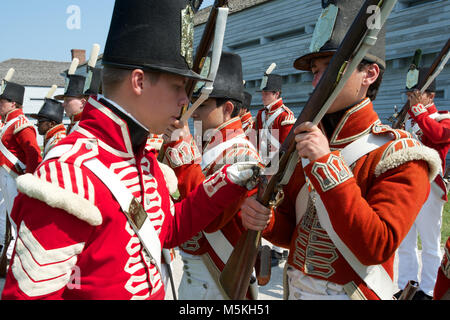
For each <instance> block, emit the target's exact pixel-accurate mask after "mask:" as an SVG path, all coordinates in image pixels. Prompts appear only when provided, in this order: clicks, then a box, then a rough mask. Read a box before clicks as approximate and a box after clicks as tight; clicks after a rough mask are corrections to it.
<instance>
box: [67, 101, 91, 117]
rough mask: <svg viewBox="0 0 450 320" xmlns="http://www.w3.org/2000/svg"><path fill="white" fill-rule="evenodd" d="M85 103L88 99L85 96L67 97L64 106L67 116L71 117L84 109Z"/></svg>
mask: <svg viewBox="0 0 450 320" xmlns="http://www.w3.org/2000/svg"><path fill="white" fill-rule="evenodd" d="M85 104H86V99H84V98H75V97H65V98H64V103H63V107H64V111H65V112H66V114H67V116H68V117H71V116H74V115H76V114H78V113H80V112H81V111H83V108H84V105H85Z"/></svg>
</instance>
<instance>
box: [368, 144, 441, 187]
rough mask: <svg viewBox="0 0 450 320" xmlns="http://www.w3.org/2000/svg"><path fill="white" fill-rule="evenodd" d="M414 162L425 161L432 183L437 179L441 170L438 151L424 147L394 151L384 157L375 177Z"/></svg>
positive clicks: (417, 146) (376, 169) (418, 146)
mask: <svg viewBox="0 0 450 320" xmlns="http://www.w3.org/2000/svg"><path fill="white" fill-rule="evenodd" d="M391 145H392V144H391ZM388 149H389V148H388ZM414 160H424V161H426V162H427V163H428V167H429V170H428V178H429V180H430V182H431V181H433V180H434V178H436V176H437V174H438V173H439V171H440V170H441V158H440V157H439V154H438V153H437V151H436V150H434V149H431V148H428V147H426V146H424V145H415V146H413V147H409V148H404V149H400V150H397V151H393V152H392V153H390V154H388V155H387V156H386V157H383V158H382V160H381V161H380V162H379V163H378V165H377V167H376V168H375V176H376V177H378V176H379V175H381V174H383V173H385V172H386V171H388V170H390V169H394V168H396V167H398V166H400V165H402V164H404V163H406V162H409V161H414Z"/></svg>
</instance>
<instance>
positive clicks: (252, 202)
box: [241, 197, 272, 231]
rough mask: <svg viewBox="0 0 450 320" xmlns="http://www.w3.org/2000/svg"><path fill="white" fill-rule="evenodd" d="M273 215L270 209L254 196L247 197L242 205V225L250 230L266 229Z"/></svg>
mask: <svg viewBox="0 0 450 320" xmlns="http://www.w3.org/2000/svg"><path fill="white" fill-rule="evenodd" d="M271 217H272V213H271V211H270V209H268V208H266V207H264V206H263V205H262V204H261V203H259V202H258V201H257V200H256V199H255V198H254V197H249V198H247V199H245V201H244V202H243V204H242V206H241V219H242V225H243V226H244V227H245V228H247V229H250V230H255V231H262V230H264V229H265V228H266V227H267V225H268V224H269V221H270V219H271Z"/></svg>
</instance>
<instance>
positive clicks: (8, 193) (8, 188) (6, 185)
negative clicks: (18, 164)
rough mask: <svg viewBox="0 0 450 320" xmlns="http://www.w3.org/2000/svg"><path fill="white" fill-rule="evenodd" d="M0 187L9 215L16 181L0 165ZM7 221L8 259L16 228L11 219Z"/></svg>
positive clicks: (14, 241)
mask: <svg viewBox="0 0 450 320" xmlns="http://www.w3.org/2000/svg"><path fill="white" fill-rule="evenodd" d="M0 189H1V193H2V195H3V200H4V206H5V211H6V212H7V213H8V215H11V211H12V207H13V204H14V199H15V198H16V196H17V183H16V180H15V179H14V178H13V177H11V175H10V174H9V173H8V172H7V171H6V169H5V168H3V167H0ZM9 221H10V222H11V236H12V240H11V243H10V244H9V247H8V251H7V254H6V256H7V258H8V259H11V256H12V252H13V249H14V244H15V243H16V230H17V228H16V225H15V224H14V222H13V221H12V219H9ZM3 239H4V238H3ZM2 241H4V240H2Z"/></svg>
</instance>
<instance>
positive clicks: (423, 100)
mask: <svg viewBox="0 0 450 320" xmlns="http://www.w3.org/2000/svg"><path fill="white" fill-rule="evenodd" d="M407 95H408V100H409V106H410V107H413V106H415V105H417V104H419V103H420V104H421V105H424V106H426V105H428V104H429V103H430V99H429V98H428V95H427V94H426V93H423V94H422V93H420V91H419V90H414V91H410V92H408V93H407Z"/></svg>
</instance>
